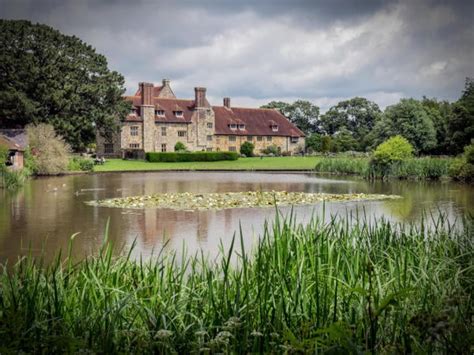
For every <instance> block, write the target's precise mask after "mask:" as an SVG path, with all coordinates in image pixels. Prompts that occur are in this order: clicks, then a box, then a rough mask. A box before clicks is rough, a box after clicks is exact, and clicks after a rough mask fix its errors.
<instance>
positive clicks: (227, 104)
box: [224, 97, 230, 109]
mask: <svg viewBox="0 0 474 355" xmlns="http://www.w3.org/2000/svg"><path fill="white" fill-rule="evenodd" d="M224 107H227V108H229V109H230V97H224Z"/></svg>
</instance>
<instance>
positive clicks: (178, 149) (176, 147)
mask: <svg viewBox="0 0 474 355" xmlns="http://www.w3.org/2000/svg"><path fill="white" fill-rule="evenodd" d="M187 150H188V148H186V146H185V145H184V143H183V142H176V144H175V145H174V151H175V152H185V151H187Z"/></svg>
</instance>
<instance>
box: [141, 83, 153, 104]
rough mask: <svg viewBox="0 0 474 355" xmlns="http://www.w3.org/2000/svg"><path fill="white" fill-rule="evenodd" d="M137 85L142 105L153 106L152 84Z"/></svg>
mask: <svg viewBox="0 0 474 355" xmlns="http://www.w3.org/2000/svg"><path fill="white" fill-rule="evenodd" d="M138 85H139V87H140V91H141V93H142V105H153V84H152V83H140V84H138Z"/></svg>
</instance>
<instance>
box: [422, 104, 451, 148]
mask: <svg viewBox="0 0 474 355" xmlns="http://www.w3.org/2000/svg"><path fill="white" fill-rule="evenodd" d="M421 104H422V105H423V107H424V109H425V111H426V113H427V114H428V116H429V117H430V119H431V121H432V122H433V126H434V129H435V131H436V142H437V144H436V146H435V147H433V148H432V149H431V150H430V153H432V154H447V153H448V143H449V142H448V138H447V135H448V122H449V120H450V119H451V116H452V107H451V104H450V103H449V102H448V101H438V100H436V99H435V98H432V99H428V98H426V97H423V100H422V101H421Z"/></svg>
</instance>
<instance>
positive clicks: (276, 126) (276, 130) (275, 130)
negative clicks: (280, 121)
mask: <svg viewBox="0 0 474 355" xmlns="http://www.w3.org/2000/svg"><path fill="white" fill-rule="evenodd" d="M271 127H272V131H273V132H278V125H276V124H274V125H272V126H271Z"/></svg>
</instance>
